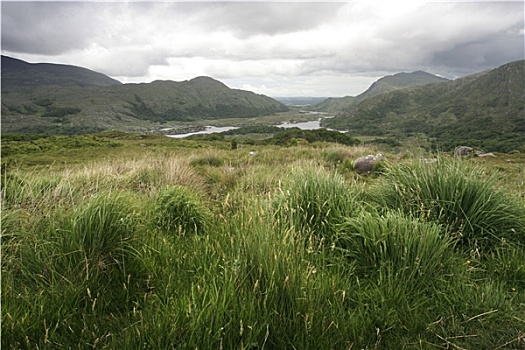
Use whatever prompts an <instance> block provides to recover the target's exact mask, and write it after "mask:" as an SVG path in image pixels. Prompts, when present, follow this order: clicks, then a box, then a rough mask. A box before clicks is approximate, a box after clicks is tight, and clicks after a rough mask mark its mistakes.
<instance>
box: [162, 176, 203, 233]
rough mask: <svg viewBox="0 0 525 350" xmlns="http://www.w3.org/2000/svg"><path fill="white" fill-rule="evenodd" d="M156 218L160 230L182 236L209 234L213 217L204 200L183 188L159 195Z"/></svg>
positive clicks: (172, 188) (170, 188)
mask: <svg viewBox="0 0 525 350" xmlns="http://www.w3.org/2000/svg"><path fill="white" fill-rule="evenodd" d="M155 216H156V222H157V226H158V227H159V228H160V229H162V230H165V231H167V232H170V233H177V234H182V235H185V234H191V233H195V234H205V233H208V231H209V229H210V227H211V220H212V217H213V216H212V213H211V211H210V210H209V209H208V208H207V207H206V206H205V204H204V203H203V201H202V199H201V198H200V197H199V196H198V195H197V194H196V193H195V192H192V191H191V190H190V189H189V188H187V187H182V186H174V187H168V188H166V189H164V190H162V191H161V192H160V193H159V195H158V197H157V200H156V208H155Z"/></svg>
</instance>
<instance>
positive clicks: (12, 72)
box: [2, 56, 121, 89]
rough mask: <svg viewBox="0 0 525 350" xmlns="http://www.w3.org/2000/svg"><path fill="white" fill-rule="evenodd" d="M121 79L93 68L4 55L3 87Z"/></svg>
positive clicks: (111, 82)
mask: <svg viewBox="0 0 525 350" xmlns="http://www.w3.org/2000/svg"><path fill="white" fill-rule="evenodd" d="M119 84H121V82H120V81H118V80H115V79H112V78H110V77H108V76H107V75H104V74H102V73H97V72H94V71H92V70H89V69H86V68H81V67H76V66H69V65H63V64H52V63H28V62H25V61H22V60H18V59H16V58H11V57H7V56H2V89H8V88H13V87H36V86H42V85H56V86H68V87H70V86H80V87H84V86H110V85H119Z"/></svg>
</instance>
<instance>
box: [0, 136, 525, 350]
mask: <svg viewBox="0 0 525 350" xmlns="http://www.w3.org/2000/svg"><path fill="white" fill-rule="evenodd" d="M2 146H3V147H2V150H3V155H2V192H1V195H2V236H1V239H2V242H1V243H2V244H1V253H2V290H1V297H2V305H1V306H2V309H1V312H2V320H1V321H2V334H1V345H2V348H5V349H523V348H525V158H524V157H523V154H521V153H516V154H496V155H497V157H495V158H479V157H467V158H463V159H458V158H455V157H450V156H448V155H447V154H426V153H424V152H423V151H413V152H408V151H402V150H397V151H396V152H392V151H391V150H388V149H377V148H374V147H372V146H343V145H340V144H334V143H323V142H316V143H305V142H297V143H296V144H295V145H294V146H291V147H284V146H273V145H247V144H243V143H239V144H238V145H237V144H236V145H235V147H233V144H232V143H231V142H228V141H192V140H184V139H170V138H167V137H163V136H144V135H138V134H122V133H115V134H110V133H106V134H100V135H97V136H89V135H87V136H86V135H85V136H75V137H59V136H55V137H48V138H45V139H25V140H24V139H20V140H14V139H9V140H5V139H4V140H2ZM378 152H382V153H384V156H385V157H384V159H385V160H384V161H383V162H382V163H380V164H378V165H377V166H376V167H375V168H374V170H373V172H372V174H370V175H364V176H361V175H358V174H357V173H356V172H355V171H354V170H353V166H352V161H353V160H354V159H355V158H357V157H359V156H362V155H366V154H375V153H378Z"/></svg>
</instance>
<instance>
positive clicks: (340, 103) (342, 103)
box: [314, 71, 448, 113]
mask: <svg viewBox="0 0 525 350" xmlns="http://www.w3.org/2000/svg"><path fill="white" fill-rule="evenodd" d="M447 80H448V79H445V78H441V77H438V76H436V75H433V74H430V73H427V72H422V71H417V72H412V73H397V74H394V75H388V76H385V77H383V78H381V79H379V80H377V81H376V82H374V83H373V84H372V85H370V87H369V88H368V89H367V90H366V91H365V92H363V93H361V94H359V95H357V96H345V97H339V98H338V97H336V98H328V99H326V100H324V101H323V102H321V103H319V104H317V105H315V106H314V109H315V110H318V111H324V112H330V113H337V112H342V111H345V110H349V109H352V108H353V107H355V106H356V105H357V104H358V103H359V102H361V101H363V100H364V99H365V98H367V97H372V96H377V95H380V94H384V93H386V92H390V91H395V90H398V89H404V88H408V87H414V86H422V85H427V84H432V83H440V82H444V81H447Z"/></svg>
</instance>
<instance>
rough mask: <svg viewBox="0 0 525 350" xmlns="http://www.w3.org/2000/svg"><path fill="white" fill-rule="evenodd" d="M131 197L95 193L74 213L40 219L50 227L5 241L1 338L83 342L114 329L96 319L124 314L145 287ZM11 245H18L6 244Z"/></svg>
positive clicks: (17, 342) (39, 343)
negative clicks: (18, 238)
mask: <svg viewBox="0 0 525 350" xmlns="http://www.w3.org/2000/svg"><path fill="white" fill-rule="evenodd" d="M132 202H133V201H132V200H130V198H129V197H128V196H125V195H123V194H119V195H117V196H116V195H108V194H106V195H102V196H98V197H95V198H93V199H91V200H90V201H89V202H88V203H87V204H86V205H84V206H82V207H79V208H78V209H77V210H75V211H73V212H71V213H64V212H60V213H56V214H57V216H56V217H55V218H54V220H53V222H50V223H48V224H47V225H46V226H43V227H45V228H46V229H47V232H35V233H33V234H32V235H31V234H30V233H27V234H26V235H27V236H28V237H27V238H26V240H29V241H30V242H31V244H27V243H28V242H27V241H26V242H24V241H21V240H18V242H15V241H12V242H9V244H8V246H10V247H8V249H7V250H3V253H4V254H6V255H4V254H3V259H5V260H6V263H7V264H8V267H9V270H8V273H7V282H8V283H7V284H6V285H4V287H6V289H3V298H4V300H9V302H8V303H5V304H4V305H3V306H4V307H3V310H2V312H3V314H4V315H5V317H4V322H3V325H2V326H3V329H4V330H5V332H3V333H2V344H3V345H6V346H8V347H10V346H11V347H12V346H14V347H29V348H33V347H53V346H60V344H63V343H67V342H68V340H67V338H68V337H78V338H77V339H76V341H78V342H79V343H78V344H81V343H82V342H84V341H85V342H86V343H85V345H87V344H88V343H89V342H92V341H95V343H96V342H101V344H104V343H106V342H107V341H109V338H110V337H111V335H110V333H111V328H110V329H97V325H98V324H101V323H100V322H101V321H102V320H106V322H108V321H109V322H110V323H111V321H110V319H118V318H119V317H120V315H126V314H127V313H128V312H130V311H131V310H132V309H133V307H134V306H135V305H137V304H138V302H139V301H140V297H139V295H140V291H142V290H143V289H145V282H144V281H145V280H146V273H145V270H144V264H143V257H142V256H141V255H140V254H139V250H138V242H137V237H136V234H137V231H138V230H139V226H140V225H139V221H140V219H139V218H138V217H136V215H135V214H136V213H135V211H134V207H133V205H132ZM35 234H36V235H35ZM30 236H32V237H30ZM14 244H18V245H19V246H18V247H17V249H9V248H13V245H14ZM4 276H5V275H4ZM5 281H6V280H4V282H5ZM93 318H95V319H96V320H97V321H96V322H94V323H93V324H90V323H91V322H93ZM86 323H87V324H86ZM42 325H43V326H44V327H42ZM53 344H54V345H53Z"/></svg>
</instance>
